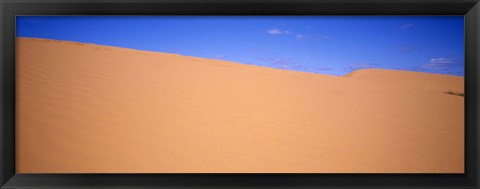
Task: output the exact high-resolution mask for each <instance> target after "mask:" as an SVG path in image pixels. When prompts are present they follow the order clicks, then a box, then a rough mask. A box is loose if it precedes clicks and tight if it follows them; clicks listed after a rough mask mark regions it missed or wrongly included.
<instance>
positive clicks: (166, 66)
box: [16, 37, 468, 173]
mask: <svg viewBox="0 0 480 189" xmlns="http://www.w3.org/2000/svg"><path fill="white" fill-rule="evenodd" d="M463 83H464V79H463V77H458V76H449V75H440V74H429V73H419V72H409V71H395V70H381V69H366V70H358V71H355V72H352V73H350V74H347V75H346V76H341V77H337V76H329V75H322V74H313V73H306V72H296V71H289V70H279V69H273V68H266V67H260V66H253V65H245V64H239V63H234V62H228V61H222V60H212V59H206V58H196V57H188V56H182V55H177V54H168V53H160V52H149V51H141V50H133V49H127V48H118V47H110V46H101V45H95V44H84V43H77V42H67V41H58V40H47V39H36V38H23V37H19V38H17V97H16V100H17V114H16V116H17V125H16V135H17V136H16V140H17V141H16V145H17V147H16V149H17V151H16V155H17V156H16V158H17V159H16V169H17V172H18V173H463V171H464V167H463V165H464V160H463V159H464V143H463V142H464V138H463V136H464V129H463V126H464V98H463V97H460V96H456V95H450V94H446V93H445V91H449V90H451V91H459V92H463V91H464V84H463ZM467 95H468V94H467Z"/></svg>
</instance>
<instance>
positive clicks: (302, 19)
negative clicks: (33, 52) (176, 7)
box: [16, 16, 464, 76]
mask: <svg viewBox="0 0 480 189" xmlns="http://www.w3.org/2000/svg"><path fill="white" fill-rule="evenodd" d="M16 22H17V36H19V37H35V38H47V39H56V40H68V41H77V42H84V43H94V44H99V45H108V46H118V47H125V48H132V49H139V50H148V51H158V52H167V53H176V54H182V55H187V56H196V57H204V58H213V59H221V60H228V61H235V62H239V63H244V64H253V65H259V66H267V67H273V68H279V69H288V70H296V71H303V72H313V73H320V74H329V75H344V74H347V73H349V72H351V71H353V70H358V69H363V68H383V69H396V70H410V71H419V72H429V73H441V74H450V75H460V76H463V75H464V19H463V16H17V21H16Z"/></svg>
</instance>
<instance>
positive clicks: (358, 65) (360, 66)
mask: <svg viewBox="0 0 480 189" xmlns="http://www.w3.org/2000/svg"><path fill="white" fill-rule="evenodd" d="M374 67H377V64H372V63H354V64H349V65H348V67H345V68H344V70H345V71H355V70H360V69H366V68H374Z"/></svg>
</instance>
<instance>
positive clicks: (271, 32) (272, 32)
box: [267, 28, 282, 35]
mask: <svg viewBox="0 0 480 189" xmlns="http://www.w3.org/2000/svg"><path fill="white" fill-rule="evenodd" d="M267 32H268V33H269V34H272V35H281V34H282V31H281V30H279V29H277V28H273V29H268V30H267Z"/></svg>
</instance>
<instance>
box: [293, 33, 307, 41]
mask: <svg viewBox="0 0 480 189" xmlns="http://www.w3.org/2000/svg"><path fill="white" fill-rule="evenodd" d="M295 39H297V40H303V39H305V36H303V35H302V34H298V35H296V36H295Z"/></svg>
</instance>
